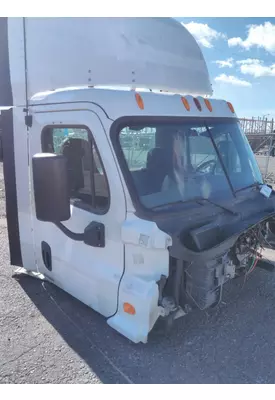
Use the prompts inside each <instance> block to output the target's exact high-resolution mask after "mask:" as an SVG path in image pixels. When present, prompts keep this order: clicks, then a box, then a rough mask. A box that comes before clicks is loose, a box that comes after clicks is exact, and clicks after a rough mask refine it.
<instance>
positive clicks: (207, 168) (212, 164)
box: [196, 160, 217, 174]
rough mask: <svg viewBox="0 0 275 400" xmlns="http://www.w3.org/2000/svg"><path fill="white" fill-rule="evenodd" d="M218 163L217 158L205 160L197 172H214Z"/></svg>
mask: <svg viewBox="0 0 275 400" xmlns="http://www.w3.org/2000/svg"><path fill="white" fill-rule="evenodd" d="M216 165H217V161H216V160H208V161H205V162H203V163H202V164H200V165H198V166H197V168H196V172H202V173H204V174H214V171H215V168H216Z"/></svg>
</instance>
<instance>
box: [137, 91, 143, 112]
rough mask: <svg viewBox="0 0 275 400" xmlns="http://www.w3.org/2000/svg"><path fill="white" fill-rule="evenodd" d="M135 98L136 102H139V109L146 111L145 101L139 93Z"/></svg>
mask: <svg viewBox="0 0 275 400" xmlns="http://www.w3.org/2000/svg"><path fill="white" fill-rule="evenodd" d="M135 97H136V102H137V105H138V106H139V108H140V109H141V110H144V103H143V100H142V98H141V95H140V94H138V93H136V94H135Z"/></svg>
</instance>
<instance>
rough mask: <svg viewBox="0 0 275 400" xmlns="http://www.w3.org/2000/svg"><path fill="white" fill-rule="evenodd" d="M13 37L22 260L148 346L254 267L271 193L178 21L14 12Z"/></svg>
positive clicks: (13, 139) (9, 102)
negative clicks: (169, 324)
mask: <svg viewBox="0 0 275 400" xmlns="http://www.w3.org/2000/svg"><path fill="white" fill-rule="evenodd" d="M0 37H1V39H2V40H1V49H0V105H1V106H3V107H6V110H5V111H3V112H2V129H3V152H4V175H5V185H6V202H7V220H8V230H9V241H10V255H11V263H12V264H13V265H17V266H18V267H20V268H21V270H22V271H24V272H26V273H28V274H32V275H34V276H36V277H38V278H41V279H45V280H48V281H50V282H52V283H53V284H55V285H57V286H59V287H60V288H62V289H63V290H65V291H66V292H68V293H70V294H71V295H72V296H74V297H75V298H77V299H79V300H80V301H82V302H83V303H85V304H87V305H88V306H89V307H91V308H93V309H94V310H96V311H97V312H99V313H100V314H102V315H103V316H104V317H105V318H106V320H107V323H108V324H109V325H110V326H111V327H113V328H114V329H116V330H117V331H118V332H120V333H121V334H122V335H124V336H126V337H127V338H129V339H130V340H131V341H133V342H135V343H137V342H144V343H146V342H147V340H148V334H149V332H150V331H151V330H152V328H153V327H154V325H155V323H156V321H157V320H158V319H163V320H165V321H166V320H168V321H172V320H174V319H176V318H178V317H180V316H183V315H185V314H186V313H188V312H189V311H191V310H192V309H193V308H196V307H199V308H200V309H205V308H206V307H210V306H214V305H215V304H217V303H218V302H219V301H220V299H221V297H222V288H223V285H224V284H225V283H226V282H227V281H228V280H230V279H232V278H234V277H236V276H239V275H241V274H247V273H251V271H252V270H253V269H254V268H255V265H256V263H257V261H258V259H259V257H260V256H259V253H260V252H259V250H260V248H261V246H262V243H263V241H264V240H266V239H265V237H266V232H267V222H268V221H269V222H272V218H273V216H274V214H275V208H274V195H273V193H270V192H269V188H268V187H266V186H265V185H263V181H262V177H261V174H260V172H259V169H258V166H257V163H256V161H255V158H254V155H253V152H252V151H251V148H250V146H249V144H248V142H247V140H246V138H245V135H244V134H243V132H242V131H241V129H240V126H239V124H238V120H237V116H236V114H235V111H234V109H233V106H232V105H231V104H230V103H228V102H227V101H225V100H216V99H213V98H211V95H212V88H211V84H210V80H209V75H208V70H207V66H206V63H205V60H204V58H203V55H202V53H201V50H200V48H199V46H198V45H197V43H196V41H195V39H194V38H193V37H192V36H191V34H190V33H189V32H188V31H187V30H186V29H185V28H184V27H183V26H182V25H181V24H180V23H178V22H176V21H175V20H173V19H169V18H7V19H5V18H3V19H1V21H0ZM3 107H2V108H3ZM263 190H265V191H266V196H263V195H262V192H263ZM271 226H272V224H271Z"/></svg>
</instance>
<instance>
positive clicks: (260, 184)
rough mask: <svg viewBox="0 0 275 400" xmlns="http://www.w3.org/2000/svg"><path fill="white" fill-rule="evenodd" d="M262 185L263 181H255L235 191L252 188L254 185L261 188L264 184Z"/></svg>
mask: <svg viewBox="0 0 275 400" xmlns="http://www.w3.org/2000/svg"><path fill="white" fill-rule="evenodd" d="M262 185H263V184H262V183H261V182H254V183H251V185H248V186H245V187H243V188H241V189H238V190H235V193H238V192H241V191H242V190H245V189H249V188H252V187H256V188H259V189H260V186H262Z"/></svg>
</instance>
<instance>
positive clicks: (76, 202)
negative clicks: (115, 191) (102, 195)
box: [41, 124, 111, 215]
mask: <svg viewBox="0 0 275 400" xmlns="http://www.w3.org/2000/svg"><path fill="white" fill-rule="evenodd" d="M54 129H85V130H86V132H87V135H88V139H89V142H90V143H91V144H92V145H93V146H94V149H95V151H96V152H97V155H98V159H99V161H100V163H101V166H102V171H103V174H104V175H105V180H106V184H107V191H108V204H107V206H106V208H104V209H98V208H96V207H95V206H94V205H92V204H89V203H87V202H85V201H84V200H81V199H78V198H75V199H73V198H71V197H70V203H71V204H72V205H73V206H74V207H77V208H80V209H82V210H84V211H88V212H90V213H92V214H96V215H105V214H107V213H108V212H109V210H110V206H111V191H110V185H109V180H108V176H107V173H106V169H105V166H104V163H103V161H102V157H101V154H100V152H99V150H98V147H97V144H96V141H95V138H94V135H93V134H92V132H91V130H90V129H89V128H88V126H86V125H74V124H70V125H66V124H52V125H46V126H44V127H43V129H42V131H41V150H42V152H43V153H53V154H56V153H54V145H53V133H52V132H53V130H54ZM49 138H50V140H49ZM49 144H50V145H51V147H52V150H49V149H47V148H46V147H47V146H48V145H49ZM91 158H92V160H93V158H94V157H93V154H91ZM92 174H93V175H94V168H93V171H92ZM93 180H94V179H93ZM92 198H93V201H95V200H94V199H95V198H96V193H95V186H94V193H92Z"/></svg>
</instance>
